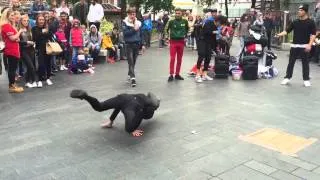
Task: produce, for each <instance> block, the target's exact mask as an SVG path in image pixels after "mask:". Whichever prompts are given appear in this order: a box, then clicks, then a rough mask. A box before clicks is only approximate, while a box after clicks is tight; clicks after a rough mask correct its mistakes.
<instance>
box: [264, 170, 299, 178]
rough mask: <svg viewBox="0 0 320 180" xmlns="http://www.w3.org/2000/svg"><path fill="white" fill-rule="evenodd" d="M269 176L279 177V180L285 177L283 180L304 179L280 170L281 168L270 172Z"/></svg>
mask: <svg viewBox="0 0 320 180" xmlns="http://www.w3.org/2000/svg"><path fill="white" fill-rule="evenodd" d="M270 176H271V177H273V178H276V179H279V180H282V179H285V180H304V179H303V178H301V177H298V176H294V175H292V174H290V173H288V172H285V171H281V170H278V171H276V172H274V173H272V174H270Z"/></svg>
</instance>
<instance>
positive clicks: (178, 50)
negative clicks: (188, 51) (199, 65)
mask: <svg viewBox="0 0 320 180" xmlns="http://www.w3.org/2000/svg"><path fill="white" fill-rule="evenodd" d="M188 30H189V27H188V21H187V20H185V19H183V18H182V10H181V9H176V10H175V18H174V19H172V20H170V21H169V22H168V23H167V25H166V29H165V33H166V37H167V39H170V76H169V78H168V82H171V81H173V75H174V74H175V79H176V80H184V79H183V77H181V76H180V69H181V64H182V56H183V50H184V45H185V37H186V35H187V33H188ZM176 56H177V65H176V69H175V72H174V66H175V61H176Z"/></svg>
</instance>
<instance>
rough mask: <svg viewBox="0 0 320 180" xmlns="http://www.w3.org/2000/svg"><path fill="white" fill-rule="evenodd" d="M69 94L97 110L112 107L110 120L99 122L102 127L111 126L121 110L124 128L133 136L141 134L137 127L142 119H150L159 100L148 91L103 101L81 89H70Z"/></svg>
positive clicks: (157, 106) (120, 95)
mask: <svg viewBox="0 0 320 180" xmlns="http://www.w3.org/2000/svg"><path fill="white" fill-rule="evenodd" d="M70 96H71V97H72V98H77V99H81V100H83V99H84V100H86V101H88V103H89V104H90V105H91V106H92V108H93V109H94V110H96V111H98V112H102V111H106V110H109V109H114V111H113V113H112V114H111V116H110V120H106V121H104V122H103V123H102V124H101V127H103V128H112V125H113V122H114V120H115V119H116V117H117V115H118V114H119V112H120V111H121V112H122V113H123V114H124V118H125V130H126V131H127V132H128V133H131V134H132V135H133V136H135V137H139V136H142V135H143V131H142V130H139V129H138V127H139V125H140V124H141V121H142V119H151V118H152V117H153V114H154V111H155V110H157V109H158V108H159V105H160V100H159V99H158V98H157V97H156V96H155V95H154V94H153V93H150V92H149V93H148V94H147V95H144V94H119V95H117V96H116V97H113V98H110V99H108V100H106V101H103V102H99V101H98V100H97V99H96V98H94V97H91V96H89V95H88V93H87V92H85V91H83V90H72V91H71V93H70Z"/></svg>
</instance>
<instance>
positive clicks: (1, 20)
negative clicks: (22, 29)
mask: <svg viewBox="0 0 320 180" xmlns="http://www.w3.org/2000/svg"><path fill="white" fill-rule="evenodd" d="M11 13H13V11H12V10H11V9H9V8H7V9H5V10H4V11H3V12H2V14H1V18H0V32H1V30H2V26H3V25H4V24H8V23H10V22H9V19H8V16H9V15H10V14H11Z"/></svg>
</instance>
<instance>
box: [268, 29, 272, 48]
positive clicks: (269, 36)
mask: <svg viewBox="0 0 320 180" xmlns="http://www.w3.org/2000/svg"><path fill="white" fill-rule="evenodd" d="M267 37H268V44H267V47H268V50H270V49H271V38H272V37H271V31H267Z"/></svg>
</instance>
